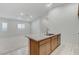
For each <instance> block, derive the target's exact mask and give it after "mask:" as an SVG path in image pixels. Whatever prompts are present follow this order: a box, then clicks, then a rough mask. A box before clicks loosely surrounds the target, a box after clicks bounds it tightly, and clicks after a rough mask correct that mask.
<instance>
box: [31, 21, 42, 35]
mask: <svg viewBox="0 0 79 59" xmlns="http://www.w3.org/2000/svg"><path fill="white" fill-rule="evenodd" d="M31 32H32V33H33V34H40V32H41V30H40V20H36V21H34V22H32V24H31Z"/></svg>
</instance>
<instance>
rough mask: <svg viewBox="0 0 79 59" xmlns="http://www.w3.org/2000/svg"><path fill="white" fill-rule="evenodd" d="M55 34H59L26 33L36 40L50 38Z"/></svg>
mask: <svg viewBox="0 0 79 59" xmlns="http://www.w3.org/2000/svg"><path fill="white" fill-rule="evenodd" d="M55 35H57V34H53V35H42V34H41V35H38V34H30V35H26V37H28V38H30V39H33V40H35V41H40V40H43V39H46V38H49V37H52V36H55Z"/></svg>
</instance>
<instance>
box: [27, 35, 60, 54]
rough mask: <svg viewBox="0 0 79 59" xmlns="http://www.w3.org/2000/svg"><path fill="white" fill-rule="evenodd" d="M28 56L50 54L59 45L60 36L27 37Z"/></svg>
mask: <svg viewBox="0 0 79 59" xmlns="http://www.w3.org/2000/svg"><path fill="white" fill-rule="evenodd" d="M28 38H29V40H30V43H29V46H30V55H48V54H51V53H52V52H53V51H54V50H55V49H56V48H57V47H58V46H59V45H60V44H61V43H60V41H61V34H53V35H29V36H28Z"/></svg>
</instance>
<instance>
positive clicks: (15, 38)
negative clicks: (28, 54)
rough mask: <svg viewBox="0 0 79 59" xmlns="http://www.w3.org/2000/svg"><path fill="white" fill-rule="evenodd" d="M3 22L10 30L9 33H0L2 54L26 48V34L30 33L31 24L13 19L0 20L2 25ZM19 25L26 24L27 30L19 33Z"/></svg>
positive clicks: (0, 52) (0, 51)
mask: <svg viewBox="0 0 79 59" xmlns="http://www.w3.org/2000/svg"><path fill="white" fill-rule="evenodd" d="M2 22H7V23H8V29H7V31H0V54H2V53H6V52H10V51H12V50H15V49H18V48H21V47H25V46H26V43H27V39H26V38H25V34H27V33H29V24H28V23H25V22H22V21H16V20H13V19H12V20H8V19H0V25H1V23H2ZM17 24H25V29H24V30H22V31H19V30H18V28H17Z"/></svg>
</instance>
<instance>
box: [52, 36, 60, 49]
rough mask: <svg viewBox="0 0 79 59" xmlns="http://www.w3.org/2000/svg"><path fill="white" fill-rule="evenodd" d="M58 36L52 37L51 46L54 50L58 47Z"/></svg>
mask: <svg viewBox="0 0 79 59" xmlns="http://www.w3.org/2000/svg"><path fill="white" fill-rule="evenodd" d="M57 44H58V42H57V37H52V40H51V47H52V50H54V49H55V48H56V47H57Z"/></svg>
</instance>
